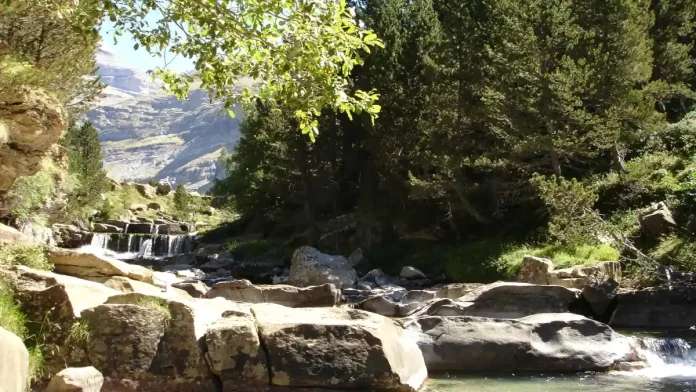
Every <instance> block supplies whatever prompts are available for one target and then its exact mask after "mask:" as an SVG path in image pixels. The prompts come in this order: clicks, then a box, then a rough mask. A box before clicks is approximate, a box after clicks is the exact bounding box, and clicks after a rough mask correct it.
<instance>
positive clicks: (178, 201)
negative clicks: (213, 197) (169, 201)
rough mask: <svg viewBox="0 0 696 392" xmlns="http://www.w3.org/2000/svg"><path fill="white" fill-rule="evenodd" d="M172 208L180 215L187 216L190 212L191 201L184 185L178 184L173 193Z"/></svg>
mask: <svg viewBox="0 0 696 392" xmlns="http://www.w3.org/2000/svg"><path fill="white" fill-rule="evenodd" d="M174 208H175V209H176V211H177V212H178V213H180V214H184V215H187V214H188V213H189V212H190V210H191V200H190V198H189V194H188V192H186V188H185V187H184V184H179V186H177V187H176V191H175V192H174Z"/></svg>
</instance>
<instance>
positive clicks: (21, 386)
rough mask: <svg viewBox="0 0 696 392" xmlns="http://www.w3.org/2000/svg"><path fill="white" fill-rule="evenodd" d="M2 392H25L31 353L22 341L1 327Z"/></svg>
mask: <svg viewBox="0 0 696 392" xmlns="http://www.w3.org/2000/svg"><path fill="white" fill-rule="evenodd" d="M0 358H2V360H0V391H3V392H4V391H7V392H25V391H26V390H27V384H26V382H27V375H28V374H29V352H28V351H27V348H26V347H25V346H24V343H23V342H22V339H20V338H19V337H18V336H17V335H15V334H13V333H11V332H9V331H7V330H5V329H3V328H2V327H0Z"/></svg>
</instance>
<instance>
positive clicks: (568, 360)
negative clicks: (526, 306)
mask: <svg viewBox="0 0 696 392" xmlns="http://www.w3.org/2000/svg"><path fill="white" fill-rule="evenodd" d="M406 328H408V329H410V330H412V331H413V339H415V340H417V341H418V344H419V346H420V348H421V350H422V352H423V356H424V358H425V363H426V366H427V367H428V370H430V371H458V372H479V371H495V372H510V371H535V372H577V371H588V370H607V369H611V368H613V367H614V366H615V365H616V364H619V363H623V362H634V361H640V360H642V358H641V356H640V355H639V354H638V353H637V351H636V348H635V347H634V346H633V343H632V341H631V340H630V339H627V338H625V337H623V336H621V335H619V334H618V333H616V332H614V331H613V330H612V329H611V328H609V326H607V325H605V324H602V323H599V322H596V321H593V320H590V319H587V318H585V317H582V316H579V315H575V314H571V313H562V314H537V315H533V316H528V317H524V318H521V319H518V320H503V319H491V318H480V317H422V318H418V319H416V320H411V321H409V322H408V323H407V324H406Z"/></svg>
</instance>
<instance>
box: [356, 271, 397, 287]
mask: <svg viewBox="0 0 696 392" xmlns="http://www.w3.org/2000/svg"><path fill="white" fill-rule="evenodd" d="M360 282H362V283H367V282H372V283H374V284H376V285H377V286H389V285H393V284H394V278H392V277H391V276H389V275H387V274H386V273H385V272H384V271H382V270H381V269H373V270H371V271H370V272H368V273H367V274H365V276H363V277H362V278H361V279H360Z"/></svg>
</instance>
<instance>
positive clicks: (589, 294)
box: [582, 278, 619, 321]
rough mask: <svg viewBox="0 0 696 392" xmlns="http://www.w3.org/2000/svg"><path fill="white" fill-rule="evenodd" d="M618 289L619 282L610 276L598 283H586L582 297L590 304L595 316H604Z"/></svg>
mask: <svg viewBox="0 0 696 392" xmlns="http://www.w3.org/2000/svg"><path fill="white" fill-rule="evenodd" d="M618 291H619V283H618V282H617V281H615V280H614V279H612V278H609V279H607V280H605V281H604V282H601V283H598V284H588V285H586V286H585V288H583V290H582V297H583V298H584V299H585V301H587V303H588V304H589V305H590V308H591V309H592V312H593V313H594V314H595V316H597V317H603V315H604V314H605V313H606V311H607V309H609V306H610V305H611V302H612V301H613V300H614V298H615V297H616V294H617V293H618ZM603 321H604V320H603Z"/></svg>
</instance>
